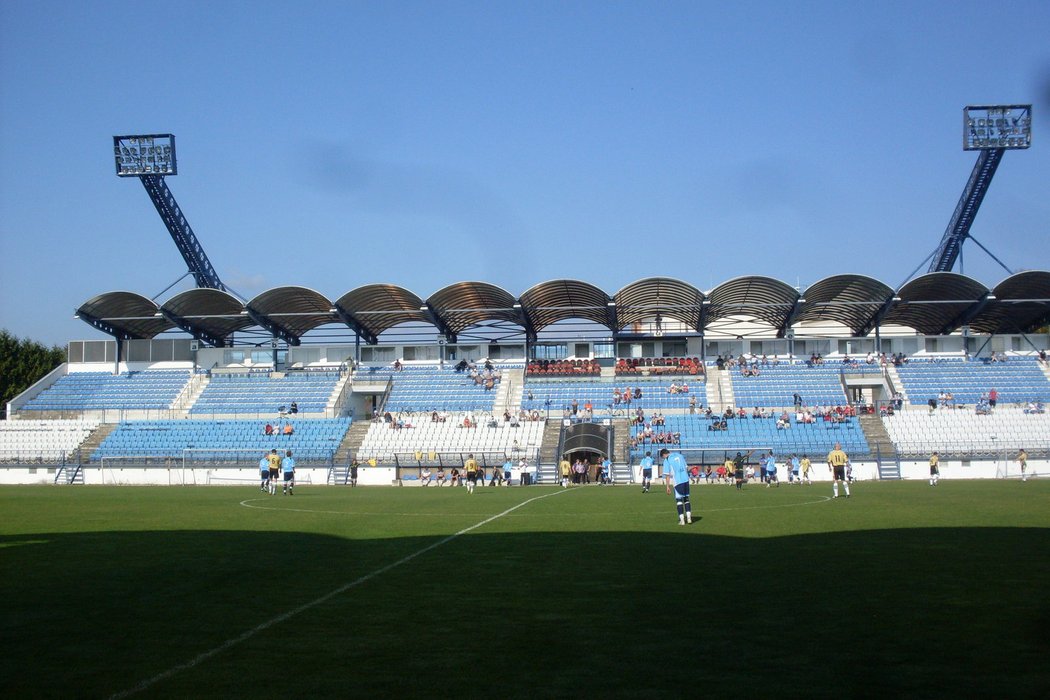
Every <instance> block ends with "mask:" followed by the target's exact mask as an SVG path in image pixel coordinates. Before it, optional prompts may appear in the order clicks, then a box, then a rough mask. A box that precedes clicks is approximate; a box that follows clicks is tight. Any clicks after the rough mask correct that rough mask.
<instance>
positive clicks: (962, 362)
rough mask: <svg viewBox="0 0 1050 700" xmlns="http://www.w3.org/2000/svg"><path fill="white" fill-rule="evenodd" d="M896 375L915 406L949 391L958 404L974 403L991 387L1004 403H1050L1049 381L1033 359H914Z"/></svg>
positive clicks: (898, 370)
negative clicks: (992, 360) (993, 360)
mask: <svg viewBox="0 0 1050 700" xmlns="http://www.w3.org/2000/svg"><path fill="white" fill-rule="evenodd" d="M1003 357H1005V355H1004V356H1003ZM897 374H898V375H899V376H900V378H901V382H902V384H903V386H904V392H905V394H906V395H907V397H908V400H909V402H910V403H911V404H913V405H920V404H922V405H927V404H928V403H929V401H930V399H934V400H936V399H937V398H938V397H939V396H940V395H941V394H943V393H946V392H947V393H951V394H952V396H953V402H954V403H955V404H956V405H970V406H973V405H975V404H976V403H977V402H978V401H980V400H981V398H982V397H983V398H987V397H988V393H989V392H990V391H991V390H992V389H995V390H996V392H998V395H999V398H998V402H999V403H1000V404H1001V405H1005V404H1021V403H1028V402H1033V401H1042V402H1044V403H1046V402H1050V381H1048V380H1047V377H1046V375H1045V374H1044V373H1043V370H1042V368H1041V367H1040V365H1039V363H1038V362H1037V361H1036V360H1035V359H1034V358H1025V357H1018V358H1014V359H1012V360H1009V361H1003V362H1001V361H995V362H991V361H989V360H979V361H970V360H967V359H966V358H962V357H946V358H937V359H936V360H923V359H915V360H912V361H909V362H908V363H906V364H903V365H901V366H899V367H898V368H897Z"/></svg>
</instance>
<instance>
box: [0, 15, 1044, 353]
mask: <svg viewBox="0 0 1050 700" xmlns="http://www.w3.org/2000/svg"><path fill="white" fill-rule="evenodd" d="M1048 36H1050V3H1046V2H1009V1H1008V2H1000V3H995V4H994V5H990V4H988V3H986V2H908V3H886V2H883V3H853V2H798V3H787V2H742V3H714V2H699V1H694V2H518V3H507V2H440V3H439V2H370V3H362V2H306V3H273V2H255V3H246V2H243V3H242V2H178V1H176V2H165V3H157V2H135V3H130V2H91V3H74V2H69V1H67V2H47V1H45V2H28V1H25V0H11V1H9V2H4V3H0V250H2V254H3V259H4V261H5V265H4V274H3V275H2V276H0V326H2V327H5V328H7V329H8V330H10V331H11V332H13V333H15V334H16V335H19V336H28V337H31V338H34V339H36V340H40V341H43V342H46V343H64V342H65V341H67V340H69V339H74V338H93V337H102V336H100V335H99V334H97V333H96V332H95V331H93V330H92V329H91V328H90V327H88V326H87V325H86V324H84V323H83V322H81V321H77V320H75V319H73V318H72V316H73V312H74V310H75V309H76V307H77V306H79V305H80V304H81V303H83V302H84V301H86V300H87V299H89V298H91V297H92V296H94V295H96V294H99V293H101V292H106V291H113V290H130V291H134V292H138V293H140V294H143V295H145V296H148V297H153V296H155V295H157V294H158V293H160V292H161V290H163V289H164V288H165V287H167V286H168V285H169V284H170V283H171V282H174V281H175V280H176V279H177V278H178V277H179V276H180V275H182V274H183V273H184V272H185V266H184V264H183V261H182V258H181V256H180V255H179V253H178V251H177V249H176V247H175V245H174V243H172V241H171V240H170V238H169V237H168V234H167V232H166V230H165V229H164V227H163V225H162V223H161V221H160V219H159V217H158V216H157V214H156V212H155V210H154V209H153V207H152V205H151V204H150V202H149V199H148V198H147V196H146V193H145V191H144V190H143V189H142V187H141V185H140V184H139V183H137V182H136V181H135V180H133V179H120V178H117V177H116V176H115V174H114V172H113V165H112V162H111V156H110V150H111V147H112V140H111V137H112V136H113V135H114V134H129V133H163V132H171V133H174V134H175V135H176V139H177V148H178V156H179V175H178V176H177V177H173V178H169V179H168V184H169V186H170V187H171V189H172V191H173V192H174V194H175V196H176V198H177V200H178V202H179V204H180V205H181V207H182V209H183V211H184V212H185V214H186V216H187V218H188V219H189V221H190V223H191V225H192V226H193V228H194V231H195V232H196V234H197V236H198V237H199V238H200V240H201V242H202V243H203V245H204V248H205V250H206V251H207V253H208V255H209V257H210V259H211V262H212V264H213V265H214V266H215V268H216V269H217V270H218V272H219V274H220V275H221V276H222V278H223V280H224V281H225V282H226V283H227V284H229V285H230V286H232V287H234V288H235V289H237V290H238V291H239V292H241V293H242V294H244V295H246V296H248V297H251V296H254V295H255V294H257V293H259V292H261V291H263V290H265V289H269V288H272V287H276V286H281V285H288V284H292V285H304V286H307V287H311V288H313V289H316V290H318V291H320V292H322V293H324V294H326V295H327V296H328V297H329V298H333V299H334V298H337V297H339V296H340V295H342V294H343V293H344V292H346V291H349V290H350V289H352V288H355V287H357V286H359V285H362V284H367V283H371V282H391V283H396V284H400V285H403V286H405V287H407V288H409V289H411V290H412V291H414V292H416V293H417V294H419V295H420V296H422V297H424V298H425V297H427V296H429V295H430V294H431V293H433V292H434V291H437V290H438V289H440V288H441V287H444V286H445V285H447V284H450V283H453V282H457V281H462V280H482V281H488V282H493V283H495V284H499V285H500V286H503V287H504V288H506V289H507V290H509V291H510V292H512V293H514V294H520V293H521V292H523V291H525V290H526V289H527V288H528V287H530V286H532V285H533V284H536V283H538V282H541V281H545V280H549V279H555V278H562V277H571V278H579V279H583V280H586V281H589V282H592V283H594V284H596V285H598V286H599V287H602V288H603V289H605V290H606V291H608V292H610V293H614V292H615V291H616V290H617V289H619V288H620V287H621V286H623V285H624V284H627V283H629V282H631V281H634V280H636V279H638V278H641V277H647V276H652V275H669V276H672V277H678V278H681V279H683V280H686V281H688V282H691V283H693V284H695V285H696V286H698V287H700V288H701V289H710V288H711V287H713V286H714V285H716V284H718V283H720V282H723V281H725V280H727V279H730V278H732V277H736V276H738V275H745V274H764V275H770V276H773V277H776V278H779V279H782V280H785V281H787V282H789V283H791V284H796V283H799V284H801V285H802V286H803V287H805V286H806V285H808V284H810V283H812V282H814V281H816V280H818V279H820V278H822V277H825V276H827V275H830V274H834V273H841V272H856V273H862V274H868V275H871V276H874V277H877V278H878V279H881V280H883V281H884V282H886V283H887V284H889V285H891V286H897V285H899V284H900V283H901V282H903V281H904V278H905V276H906V275H907V274H908V273H909V272H911V271H912V269H914V268H915V267H916V266H917V265H918V264H919V262H920V261H921V260H922V259H923V258H924V257H925V256H926V255H927V254H929V253H930V252H931V251H932V250H933V248H934V247H935V246H936V245H937V243H938V241H939V240H940V237H941V235H942V234H943V232H944V228H945V226H946V224H947V222H948V219H949V218H950V216H951V213H952V210H953V209H954V207H955V204H956V201H957V200H958V197H959V194H960V193H961V191H962V188H963V186H964V184H965V182H966V178H967V177H968V176H969V173H970V169H971V168H972V167H973V163H974V161H975V159H976V155H975V154H974V153H972V152H964V151H963V150H962V145H961V122H962V108H963V107H964V106H965V105H967V104H1011V103H1034V104H1035V108H1034V112H1035V125H1034V128H1033V132H1034V136H1033V146H1032V148H1031V149H1029V150H1028V151H1019V152H1010V153H1007V154H1006V156H1005V158H1004V160H1003V163H1002V165H1001V167H1000V169H999V172H998V173H997V175H996V177H995V181H994V182H993V183H992V186H991V190H990V192H989V193H988V196H987V198H986V199H985V202H984V205H983V206H982V208H981V211H980V213H979V215H978V217H977V220H976V223H975V224H974V227H973V230H972V232H973V234H974V236H976V237H977V239H978V240H980V241H981V242H982V243H984V244H985V245H986V246H988V247H989V248H990V249H991V250H992V251H993V252H994V253H995V254H996V255H997V256H999V257H1000V258H1001V259H1002V260H1003V261H1004V262H1006V264H1007V265H1009V266H1010V267H1011V268H1013V269H1019V268H1024V269H1048V268H1050V245H1048V233H1050V230H1048V228H1050V226H1048V224H1050V197H1048V194H1050V158H1048V156H1047V149H1046V146H1045V143H1044V142H1045V140H1046V139H1050V119H1048V115H1050V41H1048V40H1047V37H1048ZM964 263H965V270H964V271H965V272H966V273H967V274H970V275H972V276H974V277H976V278H977V279H979V280H981V281H982V282H984V283H985V284H987V285H989V286H992V285H994V284H995V283H996V282H998V281H999V280H1000V279H1002V278H1003V277H1004V276H1005V274H1006V273H1005V272H1004V271H1003V270H1002V269H1001V268H1000V267H999V266H998V265H996V264H995V263H994V262H992V261H990V260H989V259H988V258H987V257H986V256H985V255H984V254H983V253H981V252H980V251H979V250H978V249H977V248H976V247H974V246H973V245H972V244H970V245H968V246H967V247H966V249H965V254H964ZM924 269H925V268H924ZM958 269H959V268H958V267H956V270H957V271H958ZM187 286H188V283H187V282H185V281H184V282H183V283H182V284H181V285H180V286H177V287H176V288H174V289H173V290H172V291H169V292H167V293H166V294H164V295H162V296H160V297H159V299H158V301H164V300H166V299H167V298H169V297H170V296H171V295H172V294H174V293H175V292H176V291H180V290H182V289H185V288H187Z"/></svg>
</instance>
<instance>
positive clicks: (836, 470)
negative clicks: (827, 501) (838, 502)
mask: <svg viewBox="0 0 1050 700" xmlns="http://www.w3.org/2000/svg"><path fill="white" fill-rule="evenodd" d="M848 461H849V457H847V456H846V453H845V452H843V451H842V445H841V443H838V442H836V443H835V449H833V450H832V451H831V452H829V453H828V471H830V472H831V473H832V482H831V486H832V489H833V490H834V492H835V495H834V498H838V497H839V482H840V481H841V482H842V485H843V486H844V487H845V488H846V498H849V481H847V480H846V462H848Z"/></svg>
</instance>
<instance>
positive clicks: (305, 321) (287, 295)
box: [246, 287, 339, 337]
mask: <svg viewBox="0 0 1050 700" xmlns="http://www.w3.org/2000/svg"><path fill="white" fill-rule="evenodd" d="M246 308H247V309H248V310H249V311H251V312H254V313H256V314H258V315H260V316H263V317H265V318H267V319H268V320H270V321H271V322H272V323H274V324H275V325H277V326H280V327H281V328H283V329H285V330H286V331H288V333H289V334H290V335H293V336H296V337H298V336H301V335H303V334H304V333H306V332H307V331H309V330H311V329H313V328H317V327H318V326H323V325H325V324H327V323H337V322H339V318H338V316H336V315H335V313H334V312H333V311H332V302H331V301H329V300H328V298H327V297H325V296H324V295H323V294H321V293H320V292H315V291H314V290H312V289H308V288H306V287H277V288H275V289H271V290H268V291H265V292H263V293H262V294H260V295H259V296H257V297H255V298H254V299H252V300H251V301H249V302H248V303H247V304H246Z"/></svg>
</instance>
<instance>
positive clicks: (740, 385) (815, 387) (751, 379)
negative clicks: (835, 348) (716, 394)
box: [731, 362, 882, 408]
mask: <svg viewBox="0 0 1050 700" xmlns="http://www.w3.org/2000/svg"><path fill="white" fill-rule="evenodd" d="M741 369H742V368H741ZM755 370H757V372H758V373H757V374H755V375H752V376H744V375H743V373H742V372H740V371H733V372H732V373H731V376H732V382H733V396H734V400H735V401H736V404H737V405H738V406H743V407H745V408H746V407H753V406H758V407H763V408H773V407H783V406H792V405H794V395H795V394H796V393H797V394H798V395H799V396H800V398H801V400H802V405H804V406H840V405H843V404H845V403H847V402H848V399H847V398H846V394H845V391H844V385H843V380H842V375H843V374H844V373H846V372H849V373H850V374H881V372H882V368H881V367H880V366H879V365H877V364H865V363H844V362H836V363H824V364H810V363H795V362H778V363H776V364H766V365H761V366H757V365H756V366H755Z"/></svg>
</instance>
